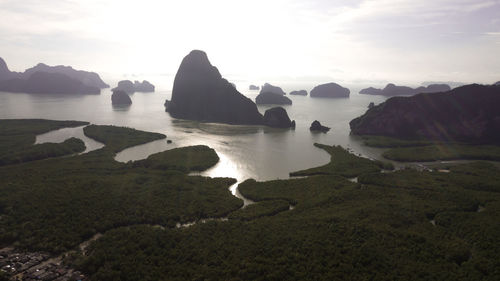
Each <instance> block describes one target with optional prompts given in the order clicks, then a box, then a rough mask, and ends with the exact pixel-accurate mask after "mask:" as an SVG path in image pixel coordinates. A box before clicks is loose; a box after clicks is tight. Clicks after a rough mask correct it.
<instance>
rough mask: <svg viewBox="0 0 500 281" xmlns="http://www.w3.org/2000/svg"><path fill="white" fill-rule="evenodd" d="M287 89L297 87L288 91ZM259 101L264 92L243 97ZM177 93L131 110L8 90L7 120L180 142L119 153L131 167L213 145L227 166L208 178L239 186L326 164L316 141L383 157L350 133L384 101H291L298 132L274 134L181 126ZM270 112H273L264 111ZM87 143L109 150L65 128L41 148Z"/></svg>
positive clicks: (144, 97)
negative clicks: (172, 104)
mask: <svg viewBox="0 0 500 281" xmlns="http://www.w3.org/2000/svg"><path fill="white" fill-rule="evenodd" d="M285 90H286V91H289V90H293V89H286V88H285ZM241 92H242V93H243V94H245V95H246V96H248V97H250V98H252V99H254V98H255V96H256V95H257V94H258V92H257V91H245V90H242V91H241ZM170 96H171V92H170V91H159V92H156V93H135V94H132V95H131V98H132V101H133V104H132V105H131V106H130V107H128V108H114V107H113V106H112V105H111V92H110V90H109V89H108V90H103V91H102V93H101V94H100V95H85V96H59V95H30V94H20V93H3V92H0V118H2V119H3V118H9V119H10V118H44V119H54V120H81V121H88V122H91V123H93V124H99V125H117V126H126V127H132V128H136V129H139V130H145V131H152V132H159V133H162V134H165V135H167V138H168V139H169V140H172V143H170V144H169V143H167V142H166V141H165V140H159V141H155V142H151V143H148V144H144V145H140V146H136V147H132V148H128V149H126V150H124V151H122V152H120V153H118V154H117V156H116V160H117V161H122V162H127V161H133V160H138V159H144V158H146V157H147V156H148V155H150V154H152V153H156V152H160V151H164V150H167V149H172V148H175V147H181V146H189V145H198V144H203V145H208V146H210V147H212V148H214V149H215V150H216V152H217V154H218V155H219V157H220V158H221V161H220V162H219V163H218V164H217V165H216V166H215V167H213V168H211V169H209V170H208V171H205V172H204V173H203V175H206V176H212V177H214V176H218V177H232V178H236V179H237V180H238V181H239V182H240V181H243V180H245V179H248V178H254V179H256V180H259V181H263V180H272V179H278V178H280V179H283V178H288V177H289V176H288V174H289V173H290V172H292V171H296V170H302V169H306V168H310V167H314V166H319V165H323V164H326V163H327V162H328V161H329V158H330V157H329V155H328V154H327V153H325V152H324V151H322V150H321V149H318V148H316V147H314V146H313V144H314V143H315V142H319V143H324V144H329V145H333V144H337V145H342V146H343V147H346V148H350V149H352V150H353V151H354V152H355V153H357V154H361V155H363V156H366V157H370V158H380V153H381V150H380V149H374V148H369V147H365V146H363V145H362V143H361V142H360V140H359V139H357V138H356V137H352V136H350V135H349V131H350V130H349V121H350V120H352V119H353V118H355V117H357V116H359V115H361V114H363V113H364V112H365V111H366V109H367V105H368V104H369V103H370V102H372V101H373V102H375V103H380V102H382V101H383V100H385V98H384V97H380V96H366V95H360V94H358V93H357V92H352V93H351V97H350V98H342V99H318V98H316V99H315V98H310V97H309V96H306V97H304V96H289V97H290V98H291V99H292V100H293V105H291V106H285V108H286V110H287V111H288V114H289V116H290V118H291V119H294V120H295V121H296V123H297V128H296V129H295V130H282V129H272V128H267V127H261V126H234V125H225V124H212V123H199V122H195V121H186V120H178V119H175V118H172V117H170V115H169V114H168V113H166V112H165V110H164V107H163V103H164V101H165V99H169V98H170ZM258 108H259V110H260V111H261V112H262V113H263V112H264V111H265V110H266V109H268V108H270V106H259V107H258ZM314 120H319V121H320V122H321V123H322V124H324V125H326V126H329V127H331V128H332V129H331V130H330V132H328V133H327V134H323V133H319V134H318V133H311V132H310V131H309V126H310V124H311V122H312V121H314ZM72 136H74V137H78V138H81V139H82V140H83V141H84V142H85V144H86V146H87V150H86V151H87V152H88V151H90V150H93V149H98V148H100V147H101V145H102V144H99V143H98V142H95V141H94V140H91V139H88V138H86V137H85V136H84V135H83V133H82V130H81V128H68V129H61V130H58V131H56V132H51V133H47V134H44V135H41V136H38V138H37V143H41V142H61V141H63V140H64V139H65V138H69V137H72Z"/></svg>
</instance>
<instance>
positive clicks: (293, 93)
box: [290, 90, 307, 96]
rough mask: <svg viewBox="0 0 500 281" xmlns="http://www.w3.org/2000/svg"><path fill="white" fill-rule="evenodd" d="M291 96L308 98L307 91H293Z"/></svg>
mask: <svg viewBox="0 0 500 281" xmlns="http://www.w3.org/2000/svg"><path fill="white" fill-rule="evenodd" d="M290 95H293V96H307V91H306V90H299V91H291V92H290Z"/></svg>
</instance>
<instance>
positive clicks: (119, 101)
mask: <svg viewBox="0 0 500 281" xmlns="http://www.w3.org/2000/svg"><path fill="white" fill-rule="evenodd" d="M111 103H112V104H113V105H131V104H132V100H131V99H130V97H129V96H128V94H127V93H126V92H125V91H121V90H114V91H113V94H112V95H111Z"/></svg>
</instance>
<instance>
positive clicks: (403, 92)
mask: <svg viewBox="0 0 500 281" xmlns="http://www.w3.org/2000/svg"><path fill="white" fill-rule="evenodd" d="M449 90H451V87H450V86H449V85H447V84H431V85H428V86H426V87H424V86H422V87H418V88H415V89H414V88H411V87H407V86H397V85H394V84H392V83H389V84H387V86H385V88H383V89H376V88H373V87H369V88H366V89H363V90H361V91H359V93H360V94H363V95H382V96H388V97H392V96H412V95H416V94H419V93H438V92H446V91H449Z"/></svg>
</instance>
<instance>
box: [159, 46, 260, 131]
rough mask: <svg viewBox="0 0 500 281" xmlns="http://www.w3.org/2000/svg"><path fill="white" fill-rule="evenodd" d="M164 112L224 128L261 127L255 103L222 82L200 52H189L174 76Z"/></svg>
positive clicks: (224, 81) (218, 74) (205, 55)
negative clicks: (170, 96)
mask: <svg viewBox="0 0 500 281" xmlns="http://www.w3.org/2000/svg"><path fill="white" fill-rule="evenodd" d="M165 110H166V111H168V112H169V113H170V115H171V116H172V117H174V118H181V119H189V120H198V121H204V122H219V123H227V124H248V125H261V124H263V117H262V114H260V113H259V111H258V109H257V106H256V105H255V103H254V102H253V101H252V100H251V99H249V98H247V97H245V96H244V95H242V94H241V93H240V92H238V91H237V90H236V89H235V88H234V87H233V86H231V84H230V83H229V82H228V81H227V80H226V79H224V78H222V76H221V74H220V73H219V70H218V69H217V68H216V67H214V66H212V64H211V63H210V61H209V60H208V57H207V54H206V53H205V52H203V51H199V50H194V51H191V52H190V53H189V54H188V55H187V56H186V57H184V59H183V60H182V63H181V65H180V67H179V70H178V71H177V74H176V75H175V79H174V86H173V89H172V100H170V101H166V102H165Z"/></svg>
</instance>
